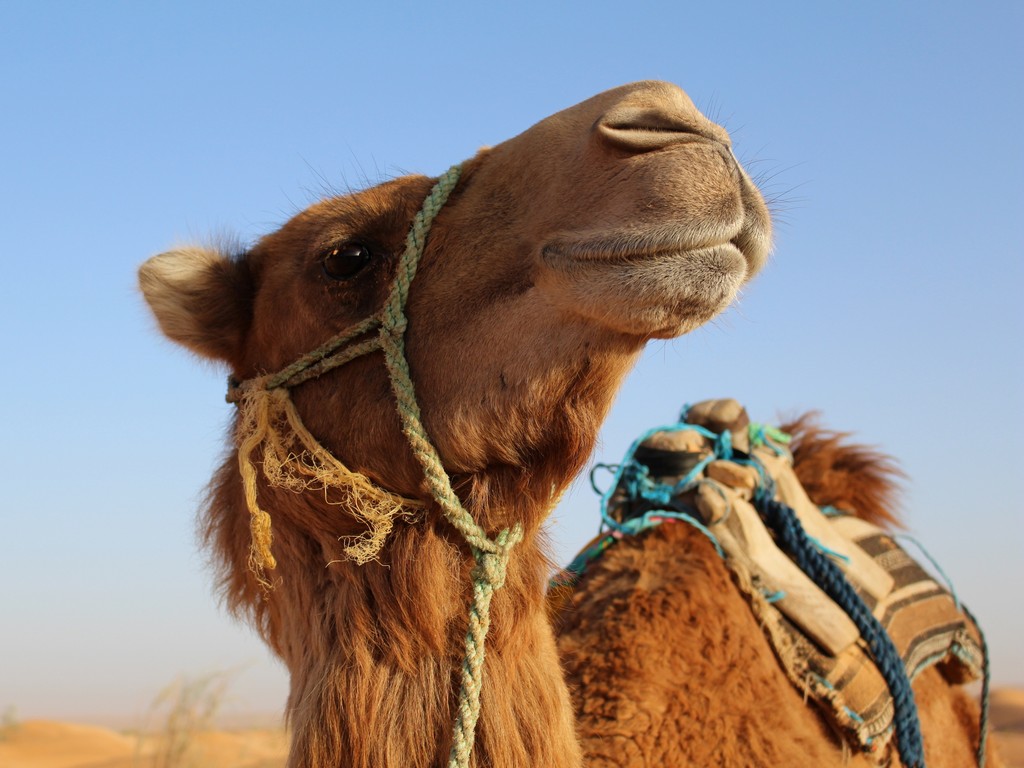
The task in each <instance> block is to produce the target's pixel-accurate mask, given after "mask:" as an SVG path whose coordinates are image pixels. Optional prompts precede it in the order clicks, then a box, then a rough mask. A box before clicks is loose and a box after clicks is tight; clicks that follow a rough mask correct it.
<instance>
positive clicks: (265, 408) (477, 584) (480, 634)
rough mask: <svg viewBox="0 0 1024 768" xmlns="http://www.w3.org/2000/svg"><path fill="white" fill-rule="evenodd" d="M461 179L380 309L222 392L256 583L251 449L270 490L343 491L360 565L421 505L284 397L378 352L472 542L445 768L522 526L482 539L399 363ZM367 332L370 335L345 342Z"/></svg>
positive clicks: (450, 176) (258, 541)
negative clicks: (426, 258)
mask: <svg viewBox="0 0 1024 768" xmlns="http://www.w3.org/2000/svg"><path fill="white" fill-rule="evenodd" d="M460 172H461V168H460V166H458V165H456V166H452V167H451V168H450V169H449V170H448V171H447V172H446V173H445V174H444V175H442V176H441V177H440V179H439V180H438V181H437V183H436V184H435V185H434V187H433V189H432V190H431V191H430V194H428V195H427V197H426V199H425V200H424V201H423V206H422V208H421V209H420V211H419V213H417V214H416V217H415V218H414V219H413V223H412V227H411V228H410V229H409V234H408V236H407V237H406V241H405V251H404V252H403V253H402V256H401V258H400V259H399V262H398V269H397V272H396V275H395V280H394V283H393V284H392V286H391V291H390V293H389V295H388V299H387V302H386V303H385V305H384V306H383V308H382V309H381V310H380V311H379V312H377V313H376V314H374V315H372V316H370V317H369V318H367V319H365V320H363V321H361V322H359V323H356V324H355V325H352V326H350V327H349V328H347V329H345V330H344V331H342V332H341V333H339V334H337V335H336V336H334V337H333V338H331V339H330V340H328V341H327V342H325V343H324V344H322V345H321V346H319V347H317V348H316V349H314V350H313V351H312V352H309V353H308V354H305V355H303V356H302V357H300V358H299V359H298V360H296V361H295V362H294V363H292V364H291V365H288V366H286V367H285V368H283V369H281V370H280V371H278V372H277V373H273V374H267V375H263V376H256V377H253V378H250V379H247V380H245V381H242V382H234V381H229V383H228V394H227V400H228V402H233V403H237V404H238V406H239V419H238V430H237V434H236V441H237V443H238V462H239V471H240V473H241V475H242V481H243V485H244V488H245V495H246V503H247V505H248V508H249V513H250V515H251V532H252V546H251V549H250V568H251V569H252V571H253V573H254V574H255V575H256V578H257V579H258V580H259V581H260V583H261V584H263V585H264V586H265V587H267V588H269V587H270V584H269V582H268V581H267V578H266V575H265V571H266V570H267V569H273V568H274V567H276V561H275V560H274V556H273V554H272V553H271V551H270V548H271V543H272V536H271V530H270V515H269V514H267V513H266V512H265V511H263V510H262V509H261V508H260V506H259V503H258V500H257V495H256V490H257V476H256V469H255V467H254V465H253V461H252V453H253V451H254V450H256V449H257V447H259V446H262V447H263V457H262V458H263V470H264V474H265V476H266V478H267V480H268V481H269V482H270V483H271V484H272V485H278V486H283V487H287V488H291V489H293V490H305V489H309V488H312V487H323V488H328V487H330V488H338V489H340V490H342V492H343V493H346V494H347V499H346V501H347V502H348V507H349V509H351V510H352V511H353V513H354V514H355V515H356V516H357V517H359V518H361V519H363V520H364V521H365V522H367V523H368V525H369V531H368V532H367V534H365V535H364V536H360V537H357V539H356V541H355V542H353V543H352V544H351V545H350V546H348V547H347V548H346V550H345V551H346V554H347V555H348V556H349V557H350V558H351V559H354V560H356V561H357V562H358V563H360V564H361V563H365V562H366V561H368V560H372V559H374V558H375V557H376V555H377V554H378V553H379V551H380V547H381V546H382V545H383V542H384V540H385V539H386V537H387V534H388V533H389V532H390V530H391V526H392V523H393V519H394V517H395V516H396V515H398V514H407V510H408V509H409V508H413V509H415V508H417V507H422V506H423V503H422V502H420V501H416V500H413V499H406V498H404V497H401V496H397V495H395V494H392V493H390V492H388V491H386V490H384V489H382V488H380V487H379V486H377V485H376V484H375V483H373V482H372V481H371V480H370V479H369V478H367V477H366V476H365V475H362V474H359V473H357V472H353V471H351V470H349V469H348V468H347V467H345V465H344V464H342V462H340V461H339V460H338V459H337V458H336V457H334V456H333V455H332V454H331V453H330V452H329V451H328V450H327V449H326V448H324V447H323V446H322V445H321V444H320V443H319V442H318V441H317V440H316V438H314V437H313V436H312V434H310V433H309V431H308V430H307V429H306V428H305V426H304V425H303V424H302V420H301V419H300V418H299V415H298V412H297V411H296V410H295V406H294V404H293V403H292V401H291V397H290V396H289V390H290V389H292V388H293V387H296V386H298V385H299V384H302V383H303V382H305V381H309V380H310V379H313V378H316V377H318V376H321V375H322V374H324V373H326V372H327V371H330V370H332V369H334V368H337V367H338V366H341V365H344V364H345V363H347V362H349V361H351V360H354V359H356V358H357V357H361V356H362V355H366V354H369V353H370V352H375V351H377V350H381V351H382V352H383V353H384V363H385V365H386V366H387V370H388V377H389V379H390V381H391V389H392V391H393V392H394V394H395V400H396V402H397V407H398V413H399V416H400V418H401V422H402V433H403V434H404V435H405V436H406V439H407V440H408V441H409V445H410V447H411V448H412V452H413V455H414V456H415V457H416V460H417V461H418V462H419V463H420V465H421V467H422V468H423V475H424V478H425V479H426V481H427V485H428V487H429V488H430V493H431V496H432V498H433V500H434V501H436V502H437V504H438V505H439V506H440V508H441V511H442V513H443V514H444V517H445V519H446V520H447V521H448V522H449V523H450V524H451V525H452V526H453V527H454V528H455V529H456V530H457V531H458V532H459V533H460V534H461V536H462V538H463V539H464V540H465V541H466V543H467V544H468V545H469V548H470V551H471V552H472V554H473V558H474V560H475V561H476V565H475V567H474V569H473V574H472V575H473V602H472V605H471V606H470V610H469V629H468V631H467V633H466V643H465V656H464V658H463V662H462V670H461V689H460V692H459V702H458V711H457V715H456V719H455V726H454V735H453V740H452V748H451V753H450V755H449V762H448V766H449V768H464V767H465V766H468V765H469V759H470V755H471V754H472V751H473V742H474V738H475V732H476V723H477V719H478V718H479V715H480V690H481V687H482V683H483V662H484V641H485V638H486V636H487V630H488V628H489V627H490V604H491V597H492V596H493V594H494V592H495V591H496V590H498V589H500V588H501V587H502V585H503V584H504V583H505V575H506V571H507V568H508V561H509V555H510V553H511V551H512V548H513V547H514V546H515V545H516V544H517V543H518V542H519V541H520V540H521V539H522V538H523V529H522V525H521V524H519V523H517V524H516V525H514V526H513V527H512V528H508V529H505V530H503V531H501V532H500V533H499V534H498V535H497V536H495V538H494V539H491V538H489V537H488V536H487V533H486V532H485V531H484V530H483V529H482V528H481V527H480V526H479V525H478V524H477V523H476V521H475V520H474V519H473V517H472V515H470V514H469V512H468V511H466V509H465V507H463V505H462V502H461V501H460V500H459V497H458V496H457V495H456V494H455V491H454V490H452V485H451V480H450V479H449V477H448V473H447V472H446V471H445V469H444V466H443V465H442V463H441V458H440V456H439V455H438V453H437V450H436V449H435V448H434V446H433V443H431V441H430V437H429V435H428V434H427V431H426V428H425V427H424V426H423V421H422V418H421V414H420V408H419V405H418V404H417V402H416V395H415V391H414V388H413V383H412V377H411V375H410V373H409V363H408V361H407V360H406V357H405V329H406V326H407V325H408V320H407V319H406V316H405V305H406V301H407V299H408V296H409V285H410V284H411V283H412V280H413V278H414V277H415V276H416V269H417V267H418V266H419V261H420V258H421V257H422V255H423V249H424V246H425V244H426V238H427V233H428V232H429V231H430V226H431V224H432V223H433V221H434V218H435V217H436V216H437V214H438V212H440V210H441V208H442V207H443V206H444V204H445V202H446V201H447V200H448V196H449V195H450V194H451V192H452V190H454V189H455V186H456V185H457V184H458V181H459V176H460ZM374 331H376V335H375V336H373V337H371V338H369V339H367V340H365V341H361V342H359V343H355V344H352V343H351V342H352V341H353V340H354V339H357V338H359V337H361V336H364V335H366V334H368V333H371V332H374ZM282 429H287V430H289V433H290V434H291V435H292V436H294V438H295V439H297V440H298V441H299V442H300V443H301V444H302V445H303V447H304V451H303V452H302V453H301V454H300V455H298V456H296V454H295V452H294V450H293V449H292V445H291V441H289V440H285V439H282V437H281V432H282Z"/></svg>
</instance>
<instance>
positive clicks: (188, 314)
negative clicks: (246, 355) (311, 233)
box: [139, 246, 253, 363]
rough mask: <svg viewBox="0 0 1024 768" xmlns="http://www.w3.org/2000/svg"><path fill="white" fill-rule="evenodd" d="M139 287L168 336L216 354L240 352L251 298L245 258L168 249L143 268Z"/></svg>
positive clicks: (228, 358) (230, 356) (232, 356)
mask: <svg viewBox="0 0 1024 768" xmlns="http://www.w3.org/2000/svg"><path fill="white" fill-rule="evenodd" d="M139 287H140V288H141V289H142V295H143V296H145V297H146V301H147V302H148V303H149V307H150V309H152V310H153V314H154V315H156V319H157V322H158V323H159V324H160V330H162V331H163V332H164V334H166V335H167V337H168V338H169V339H171V340H172V341H176V342H178V343H179V344H181V345H183V346H185V347H188V348H189V349H190V350H192V351H193V352H195V353H197V354H199V355H202V356H203V357H207V358H212V359H214V360H221V361H224V362H228V363H234V362H235V361H236V360H238V358H239V357H240V356H241V353H242V341H243V339H244V338H245V334H246V331H247V330H248V328H249V322H250V319H251V315H252V299H253V296H252V294H253V286H252V278H251V276H250V273H249V267H248V264H247V263H246V262H245V260H244V259H235V258H232V257H231V256H229V255H227V254H225V253H221V252H220V251H217V250H213V249H209V248H200V247H196V246H189V247H185V248H179V249H176V250H173V251H167V252H166V253H161V254H159V255H157V256H154V257H153V258H151V259H150V260H149V261H147V262H146V263H145V264H143V265H142V266H141V267H140V268H139Z"/></svg>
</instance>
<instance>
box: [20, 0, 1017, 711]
mask: <svg viewBox="0 0 1024 768" xmlns="http://www.w3.org/2000/svg"><path fill="white" fill-rule="evenodd" d="M688 5H694V4H684V3H678V2H673V3H631V4H622V3H606V2H588V3H582V2H579V3H574V2H566V3H559V4H550V5H549V4H541V3H518V4H516V5H515V6H514V8H512V7H510V8H508V9H502V8H499V7H496V6H495V5H485V4H475V3H474V4H471V3H454V4H445V5H440V4H412V3H384V2H382V3H360V4H342V3H294V4H290V5H289V7H288V8H287V9H286V8H285V7H284V4H272V3H262V2H246V3H217V4H212V3H198V2H179V3H174V4H171V3H159V4H158V3H147V4H141V3H128V2H120V3H115V2H107V3H88V4H87V3H37V2H8V3H4V4H3V5H0V71H2V72H3V77H2V78H0V104H2V113H3V117H2V119H0V177H2V178H3V182H4V183H3V184H2V185H0V203H2V204H0V211H2V213H0V216H2V219H0V221H2V224H0V258H2V260H3V261H2V275H3V279H2V280H0V322H2V334H0V356H2V359H3V361H4V366H3V369H4V375H3V376H2V377H0V401H2V402H3V403H4V404H5V406H6V409H7V414H6V418H5V419H4V426H3V428H2V431H0V435H2V436H3V437H4V438H5V439H3V440H2V441H0V481H2V483H3V488H4V492H3V494H2V496H0V522H2V530H3V535H2V536H0V558H2V560H0V562H2V563H3V567H4V569H5V572H6V578H5V583H6V589H5V590H4V595H5V596H4V601H3V605H4V610H3V614H4V615H3V619H2V620H0V628H2V631H0V709H3V708H6V707H7V706H12V705H13V706H16V707H17V708H18V711H19V713H20V714H21V716H25V717H27V716H74V717H79V718H83V719H85V718H93V719H102V718H104V717H107V716H110V715H117V716H122V717H124V716H130V715H132V714H133V713H135V712H138V711H140V710H141V709H143V708H145V706H146V705H147V704H148V703H149V701H150V700H151V699H152V698H153V696H154V695H155V693H156V692H157V691H158V690H159V689H160V688H161V687H162V686H163V685H165V684H166V683H167V682H169V681H170V680H171V679H173V678H174V677H175V676H176V675H178V674H179V673H185V674H190V675H200V674H204V673H207V672H210V671H212V670H224V669H238V670H241V671H240V672H238V674H237V678H236V681H235V685H234V688H233V691H234V696H235V702H234V705H235V706H236V707H237V708H239V709H248V710H260V711H275V710H277V709H279V708H280V706H281V705H282V704H283V699H284V695H285V677H284V673H283V671H282V670H281V669H280V668H279V667H278V666H277V665H276V663H275V662H273V661H272V660H270V658H269V657H268V655H267V654H266V653H265V652H264V650H263V648H262V645H261V644H260V643H259V642H258V641H257V640H256V639H255V638H254V637H253V636H252V635H251V633H250V632H249V631H248V630H246V629H245V628H243V627H239V626H238V625H236V624H234V623H233V622H232V621H231V620H230V619H229V618H227V617H226V616H225V615H224V614H223V612H221V611H220V610H219V609H218V608H217V606H216V604H215V602H214V600H213V599H212V598H211V594H210V579H209V575H208V573H207V572H206V571H205V569H204V557H203V555H202V554H201V553H200V552H198V551H197V548H196V543H195V538H194V531H193V528H194V511H195V508H196V506H197V504H198V499H199V497H200V495H201V492H202V488H203V485H204V483H205V482H206V480H207V479H208V477H209V475H210V472H211V469H212V467H213V466H214V464H215V462H216V461H217V458H218V457H219V456H220V455H221V453H222V451H223V450H224V432H225V428H226V425H227V423H228V419H229V416H230V408H229V406H227V405H226V404H225V403H224V400H223V372H222V371H220V370H217V369H214V368H212V367H209V366H204V365H200V364H197V362H196V361H195V360H193V359H191V358H190V357H189V356H188V355H187V354H186V353H184V352H182V351H180V350H178V349H176V348H175V347H173V346H172V345H171V344H170V343H168V342H165V341H163V340H162V339H161V338H160V337H159V335H158V334H157V332H156V331H155V328H154V324H153V322H152V321H151V319H150V318H149V316H148V314H147V312H146V310H145V308H144V307H143V304H142V301H141V299H140V298H139V297H138V296H137V294H136V291H135V287H134V281H135V277H134V273H135V269H136V268H137V266H138V264H139V263H140V262H141V261H143V260H144V259H145V258H146V257H147V256H149V255H151V254H153V253H156V252H159V251H161V250H164V249H166V248H167V247H168V246H170V245H173V244H176V243H180V242H182V241H187V240H193V239H200V240H203V239H206V240H209V239H210V238H211V237H225V236H230V237H237V238H239V239H241V240H242V241H243V242H244V241H250V240H252V239H254V238H255V237H257V236H259V235H260V234H262V233H265V232H267V231H270V230H271V229H273V228H274V227H276V226H277V225H279V224H281V223H282V222H283V221H284V220H285V219H286V218H287V217H288V216H290V215H291V214H292V213H295V212H296V211H298V210H299V209H301V208H302V207H305V206H306V205H307V204H309V203H311V202H313V201H314V200H315V199H316V198H317V197H319V196H320V194H321V193H322V192H323V190H324V189H328V188H329V189H346V188H348V187H361V186H364V185H366V184H368V183H373V182H376V181H379V180H383V179H385V178H388V177H392V176H394V175H398V174H401V173H403V172H407V171H408V172H412V171H417V172H424V173H431V174H436V173H439V172H441V171H442V170H443V169H445V168H446V167H447V166H448V165H450V164H451V163H452V162H454V161H457V160H460V159H462V158H465V157H468V156H470V155H471V154H473V153H474V152H475V150H476V149H477V148H478V147H479V146H482V145H485V144H492V143H496V142H499V141H501V140H502V139H505V138H508V137H510V136H512V135H514V134H516V133H518V132H520V131H522V130H524V129H525V128H527V127H528V126H529V125H531V124H532V123H534V122H536V121H537V120H539V119H541V118H543V117H545V116H546V115H548V114H550V113H552V112H554V111H557V110H559V109H561V108H563V107H566V106H569V105H571V104H573V103H576V102H578V101H580V100H582V99H584V98H587V97H589V96H591V95H593V94H595V93H597V92H599V91H601V90H604V89H606V88H609V87H612V86H615V85H620V84H622V83H626V82H629V81H632V80H638V79H646V78H655V79H662V80H670V81H673V82H675V83H678V84H679V85H681V86H682V87H683V88H685V89H686V90H687V91H688V92H689V94H690V95H691V96H692V97H693V99H694V100H695V102H696V103H697V105H698V106H699V107H701V108H702V109H703V110H704V111H705V112H706V113H707V114H709V115H710V116H711V117H712V118H714V119H716V120H718V121H719V122H721V123H723V124H724V125H725V126H726V128H728V129H729V131H730V132H731V133H732V135H733V138H734V142H735V145H736V148H737V154H738V155H739V157H740V159H741V160H742V161H743V162H744V163H745V164H746V165H747V167H748V169H749V170H750V171H751V173H752V174H753V175H755V176H756V177H758V178H760V179H762V180H763V189H764V191H765V193H766V195H767V196H768V197H769V198H771V199H773V200H775V203H774V207H775V209H776V211H777V213H778V217H777V238H776V248H775V254H774V256H773V259H772V261H771V263H770V264H769V266H768V267H767V269H766V270H765V271H764V273H763V274H762V275H761V276H760V277H758V279H757V280H756V281H755V282H754V283H753V284H752V285H751V286H750V287H749V288H748V289H747V290H746V292H745V294H744V296H743V298H742V300H741V301H740V303H739V304H738V305H737V306H736V307H734V308H733V309H731V310H730V311H729V312H728V313H727V314H726V315H724V316H723V317H722V318H720V319H718V320H716V321H715V322H714V323H712V324H711V325H710V326H708V327H706V328H704V329H701V330H699V331H697V332H695V333H693V334H692V335H690V336H688V337H685V338H683V339H680V340H677V341H673V342H665V343H662V342H658V343H655V344H653V345H651V347H650V348H649V349H648V351H647V353H646V354H645V356H644V358H643V360H642V362H641V363H640V365H639V366H638V368H637V370H636V372H635V373H634V374H633V375H632V377H631V378H630V379H629V381H628V382H627V384H626V387H625V389H624V391H623V393H622V395H621V397H620V398H619V400H618V402H617V405H616V406H615V409H614V410H613V412H612V414H611V417H610V419H609V421H608V423H607V425H606V428H605V429H604V431H603V433H602V442H601V446H600V448H599V451H598V454H597V455H596V456H595V460H605V461H615V460H616V459H617V458H618V457H619V456H620V455H621V453H622V451H623V450H625V448H626V446H627V445H628V443H629V442H630V440H631V439H632V437H633V436H635V434H637V433H639V432H640V431H642V430H644V429H646V428H647V427H650V426H653V425H656V424H659V423H664V422H667V421H671V420H672V419H673V418H674V416H675V414H676V413H677V412H678V409H679V407H680V406H681V405H682V404H683V403H684V402H692V401H696V400H700V399H704V398H707V397H716V396H733V397H736V398H738V399H740V400H741V401H743V402H744V403H745V404H746V405H747V407H748V410H749V411H750V412H751V414H752V416H753V417H754V418H755V419H762V420H771V419H773V418H775V417H776V415H777V414H779V413H794V412H798V411H801V410H805V409H820V410H821V411H822V412H823V414H824V419H825V421H826V423H827V424H829V425H830V426H833V427H835V428H838V429H843V430H850V431H854V432H856V434H857V436H858V437H860V438H861V439H863V440H864V441H866V442H869V443H872V444H875V445H878V446H880V447H882V448H883V449H884V450H886V451H888V452H889V453H891V454H893V455H894V456H896V457H897V458H898V459H899V460H900V461H901V462H902V465H903V467H904V468H905V470H906V471H907V473H908V475H909V477H910V479H909V481H908V483H907V486H906V494H905V505H904V506H905V509H904V513H905V518H906V520H907V522H908V525H909V527H910V529H911V530H912V532H913V533H915V534H916V535H917V536H918V538H920V539H921V540H922V541H923V542H924V543H925V544H926V546H927V547H928V548H929V550H930V551H931V553H932V554H933V555H934V556H935V557H936V558H937V559H938V560H939V561H940V562H941V563H942V565H943V567H944V569H945V570H946V572H947V573H948V574H949V576H950V577H951V578H952V579H953V581H954V583H955V584H956V587H957V589H958V592H959V594H960V596H961V597H962V598H963V599H964V601H965V602H967V603H968V604H969V605H971V606H972V608H973V609H974V611H975V613H976V614H977V615H978V616H979V617H980V619H981V621H982V623H983V624H984V626H985V628H986V630H987V631H988V634H989V639H990V644H991V646H992V653H993V659H994V663H995V678H996V681H997V682H1002V683H1006V684H1024V650H1022V649H1024V642H1022V640H1024V611H1022V607H1024V606H1022V604H1021V598H1020V586H1021V583H1022V576H1024V566H1022V562H1024V522H1022V520H1024V518H1022V513H1021V508H1022V504H1021V501H1020V496H1019V492H1018V488H1017V486H1018V485H1019V484H1020V480H1021V477H1022V475H1021V470H1020V467H1019V459H1018V455H1019V440H1020V437H1021V435H1024V407H1022V405H1021V394H1020V393H1021V392H1024V356H1022V349H1024V346H1022V337H1024V310H1022V308H1021V303H1020V298H1019V293H1020V290H1021V284H1022V278H1024V267H1022V255H1024V254H1022V238H1021V236H1020V222H1021V220H1022V218H1024V194H1022V192H1021V189H1022V187H1021V178H1022V175H1024V151H1022V149H1021V141H1020V136H1019V133H1020V126H1021V124H1022V122H1024V120H1022V118H1024V99H1022V93H1024V87H1022V86H1024V77H1022V75H1024V66H1022V65H1024V62H1022V60H1021V54H1020V53H1019V52H1018V51H1019V43H1020V40H1021V39H1022V38H1024V11H1022V8H1024V6H1021V5H1020V4H1018V3H1015V2H1003V3H991V2H990V3H948V2H931V3H923V2H919V3H901V4H898V5H897V4H891V3H880V2H868V3H858V4H852V3H850V4H841V5H840V4H825V3H822V4H813V5H812V4H810V3H806V4H797V3H786V2H783V3H773V4H771V6H770V7H769V6H767V5H766V4H764V3H757V2H735V3H730V4H728V5H721V4H710V3H707V4H702V5H701V6H700V7H697V8H694V7H687V6H688ZM348 6H353V7H351V8H350V7H348ZM596 524H597V510H596V503H595V499H594V498H593V496H592V494H591V492H590V491H589V489H588V488H586V487H584V486H580V487H578V488H577V489H576V490H575V491H574V492H573V493H571V494H570V495H569V496H568V497H567V498H566V500H565V501H564V502H563V504H562V506H561V507H560V508H559V510H558V511H557V514H556V518H555V522H554V525H553V528H552V539H553V541H554V542H555V548H556V553H557V558H558V559H559V560H562V561H564V560H566V559H567V558H568V557H570V556H571V555H572V554H573V553H574V551H575V550H576V549H577V548H578V547H579V546H580V545H581V544H582V543H583V542H584V541H585V540H586V539H587V538H589V536H590V535H591V534H592V533H593V531H594V529H595V527H596Z"/></svg>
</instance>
